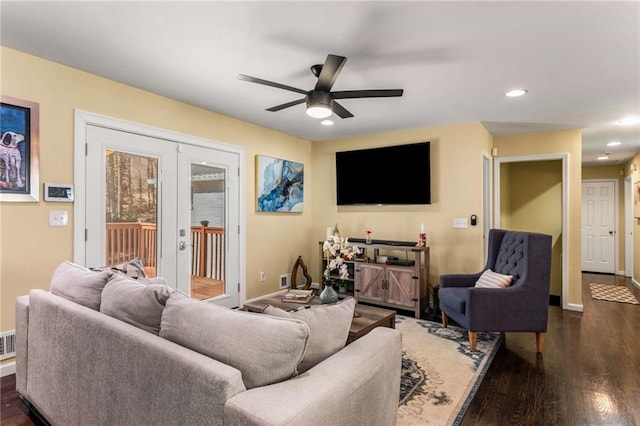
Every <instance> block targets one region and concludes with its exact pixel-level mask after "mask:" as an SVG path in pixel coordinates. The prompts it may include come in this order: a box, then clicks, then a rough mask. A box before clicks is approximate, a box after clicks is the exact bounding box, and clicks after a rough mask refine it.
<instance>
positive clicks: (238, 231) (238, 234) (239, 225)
mask: <svg viewBox="0 0 640 426" xmlns="http://www.w3.org/2000/svg"><path fill="white" fill-rule="evenodd" d="M238 235H240V225H238Z"/></svg>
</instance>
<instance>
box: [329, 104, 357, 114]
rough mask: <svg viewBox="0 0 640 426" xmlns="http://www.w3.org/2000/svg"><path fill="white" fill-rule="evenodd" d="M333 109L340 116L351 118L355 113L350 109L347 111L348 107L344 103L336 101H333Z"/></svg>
mask: <svg viewBox="0 0 640 426" xmlns="http://www.w3.org/2000/svg"><path fill="white" fill-rule="evenodd" d="M331 109H332V110H333V112H334V113H335V114H336V115H337V116H338V117H340V118H351V117H353V114H351V113H350V112H349V111H347V109H346V108H345V107H343V106H342V105H340V104H339V103H337V102H336V101H334V102H333V104H332V108H331Z"/></svg>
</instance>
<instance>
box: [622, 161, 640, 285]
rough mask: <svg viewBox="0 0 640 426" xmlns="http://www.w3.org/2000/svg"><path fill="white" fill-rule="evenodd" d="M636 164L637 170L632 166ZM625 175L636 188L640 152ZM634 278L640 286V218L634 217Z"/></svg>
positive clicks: (638, 180)
mask: <svg viewBox="0 0 640 426" xmlns="http://www.w3.org/2000/svg"><path fill="white" fill-rule="evenodd" d="M634 165H635V171H633V169H632V166H634ZM624 174H625V177H628V176H631V183H632V184H633V187H634V189H635V188H636V187H637V185H638V183H637V182H640V152H639V153H638V154H636V156H635V157H633V158H632V159H631V161H629V162H628V163H627V164H625V166H624ZM633 280H634V281H635V283H636V285H638V286H640V218H637V217H634V218H633Z"/></svg>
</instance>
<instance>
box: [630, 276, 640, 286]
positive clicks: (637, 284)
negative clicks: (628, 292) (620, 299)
mask: <svg viewBox="0 0 640 426" xmlns="http://www.w3.org/2000/svg"><path fill="white" fill-rule="evenodd" d="M631 282H632V283H633V285H635V286H636V287H638V288H640V282H638V281H636V280H635V279H633V278H631Z"/></svg>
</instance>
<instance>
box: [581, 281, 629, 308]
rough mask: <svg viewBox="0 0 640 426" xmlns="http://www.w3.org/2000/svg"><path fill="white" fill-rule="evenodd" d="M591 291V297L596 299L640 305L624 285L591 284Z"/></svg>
mask: <svg viewBox="0 0 640 426" xmlns="http://www.w3.org/2000/svg"><path fill="white" fill-rule="evenodd" d="M589 289H590V290H591V297H592V298H594V299H598V300H606V301H607V302H620V303H631V304H633V305H640V302H638V299H636V297H635V296H634V295H633V293H631V290H629V289H628V288H627V287H625V286H623V285H611V284H596V283H591V284H589Z"/></svg>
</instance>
